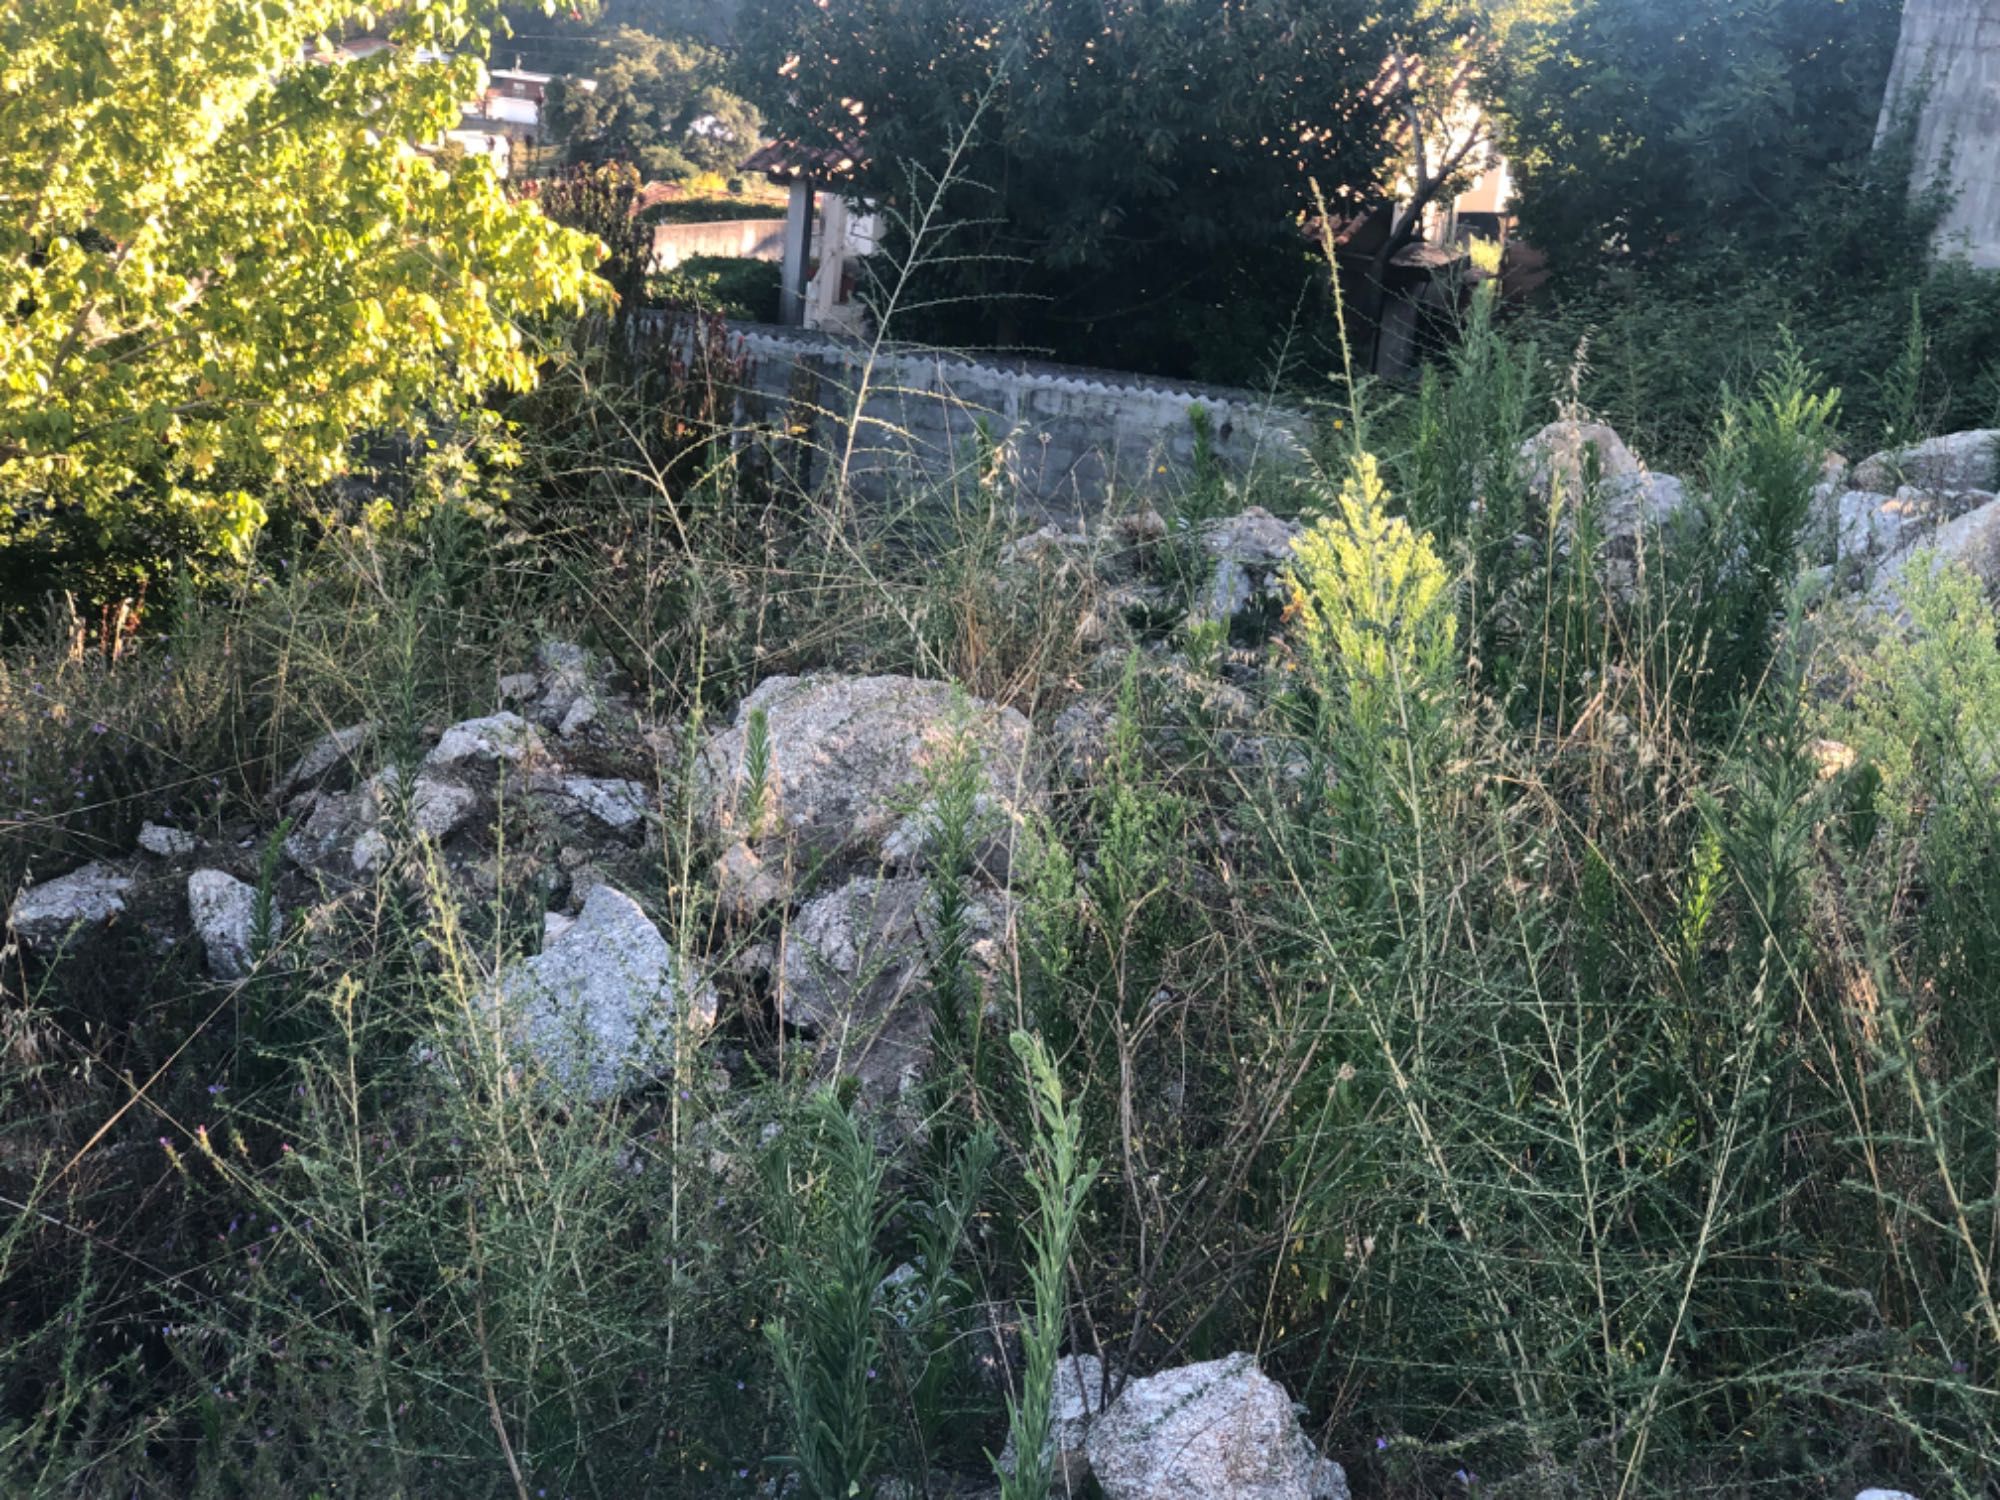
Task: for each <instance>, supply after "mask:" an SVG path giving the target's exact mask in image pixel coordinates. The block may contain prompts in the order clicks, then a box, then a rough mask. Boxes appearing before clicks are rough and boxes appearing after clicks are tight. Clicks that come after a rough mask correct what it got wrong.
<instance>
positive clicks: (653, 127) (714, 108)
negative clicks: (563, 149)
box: [550, 26, 758, 179]
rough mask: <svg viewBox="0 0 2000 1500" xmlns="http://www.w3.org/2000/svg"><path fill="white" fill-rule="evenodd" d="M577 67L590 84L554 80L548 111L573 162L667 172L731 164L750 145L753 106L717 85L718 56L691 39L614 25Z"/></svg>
mask: <svg viewBox="0 0 2000 1500" xmlns="http://www.w3.org/2000/svg"><path fill="white" fill-rule="evenodd" d="M583 70H584V71H585V72H587V73H588V74H589V75H590V76H591V78H592V79H593V80H594V85H595V86H594V87H591V88H585V87H583V86H582V85H581V84H580V83H578V82H575V81H573V80H570V79H560V80H558V81H557V82H556V84H555V85H554V86H553V87H552V90H551V94H550V118H551V119H552V120H553V122H554V124H555V126H556V128H557V130H558V131H560V132H561V133H562V135H563V136H564V137H565V138H566V139H567V140H568V142H569V146H570V152H571V155H572V156H573V157H574V158H576V159H577V160H579V161H585V162H609V161H627V162H631V163H632V164H634V165H635V166H637V167H638V168H639V169H640V170H641V171H643V172H644V173H645V174H646V176H648V177H654V178H668V179H671V178H676V177H688V176H692V175H693V174H694V173H695V172H697V171H709V172H727V171H731V170H733V169H734V168H735V167H736V165H737V164H738V163H739V162H741V161H742V159H743V158H744V157H746V156H748V155H749V154H750V153H751V152H752V151H754V150H755V149H756V143H757V129H758V119H757V112H756V111H755V110H754V109H752V108H751V107H750V106H749V105H748V104H746V103H745V102H744V101H743V100H741V99H739V98H737V97H736V96H734V95H733V94H730V93H728V92H727V91H726V90H723V89H721V88H720V87H718V86H717V85H716V83H715V82H714V80H715V79H716V78H717V77H718V76H720V74H721V71H722V63H721V59H720V57H719V56H718V55H717V54H716V53H714V52H713V51H711V50H710V49H708V48H706V47H703V46H701V45H699V44H698V43H695V42H690V41H685V40H678V39H674V38H669V37H662V36H655V35H653V34H652V33H650V32H645V31H639V30H636V29H634V28H633V27H630V26H620V27H617V28H615V29H614V30H612V31H610V32H609V33H607V34H605V35H604V36H602V37H600V38H598V40H597V44H596V48H595V54H594V57H593V58H591V59H590V60H588V61H587V62H586V63H585V64H584V65H583Z"/></svg>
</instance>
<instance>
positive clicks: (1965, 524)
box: [1868, 499, 2000, 614]
mask: <svg viewBox="0 0 2000 1500" xmlns="http://www.w3.org/2000/svg"><path fill="white" fill-rule="evenodd" d="M1920 559H1921V560H1922V565H1923V566H1927V567H1929V568H1930V569H1931V570H1932V571H1936V570H1937V569H1939V568H1943V567H1946V566H1952V565H1956V566H1958V567H1962V568H1965V569H1967V570H1968V571H1969V572H1970V573H1971V574H1972V575H1973V576H1974V577H1975V578H1977V579H1978V580H1979V581H1980V582H1981V583H1982V584H1984V585H1985V587H1986V588H1987V590H1988V591H1989V592H1992V591H1994V590H1995V589H1996V588H2000V499H1996V500H1989V501H1987V502H1986V503H1985V504H1984V505H1982V506H1980V507H1979V508H1978V509H1977V510H1973V511H1968V512H1967V513H1966V514H1964V515H1962V516H1959V517H1958V518H1957V519H1956V520H1953V521H1949V522H1947V523H1946V524H1945V525H1943V526H1940V527H1938V528H1937V529H1936V530H1935V531H1932V532H1930V533H1929V534H1928V535H1926V536H1924V537H1923V539H1922V540H1921V541H1920V542H1918V543H1917V544H1915V545H1913V546H1909V547H1906V548H1904V550H1902V551H1901V552H1899V553H1897V554H1896V555H1895V556H1894V557H1891V558H1889V559H1888V560H1887V561H1886V562H1884V563H1882V564H1881V566H1879V567H1878V568H1877V569H1876V570H1875V578H1874V582H1873V584H1872V585H1871V586H1870V588H1869V592H1868V598H1869V602H1870V603H1872V604H1874V605H1876V606H1877V607H1879V608H1881V609H1883V610H1886V611H1888V612H1890V613H1892V614H1901V613H1902V612H1903V584H1904V580H1905V578H1906V577H1907V575H1908V574H1909V572H1910V570H1911V569H1912V568H1914V567H1917V566H1919V560H1920Z"/></svg>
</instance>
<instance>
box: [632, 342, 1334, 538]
mask: <svg viewBox="0 0 2000 1500" xmlns="http://www.w3.org/2000/svg"><path fill="white" fill-rule="evenodd" d="M674 326H675V325H674V323H673V321H672V320H671V318H670V317H669V316H668V315H664V314H648V315H642V317H641V321H640V324H639V334H640V337H642V338H646V339H660V338H664V337H668V336H670V330H671V329H672V328H673V327H674ZM728 327H729V335H730V338H731V340H732V343H734V344H735V345H736V346H737V347H738V348H739V349H740V350H741V351H742V353H743V354H744V355H745V356H747V359H748V370H747V374H746V376H745V378H744V387H745V388H744V390H743V392H742V393H741V396H740V399H739V401H738V404H737V405H738V409H737V416H738V418H739V420H740V421H742V422H743V423H745V424H746V425H749V424H757V425H764V426H774V425H780V424H782V425H783V426H784V427H785V428H786V429H788V430H790V431H791V432H792V433H793V434H794V435H795V437H796V442H795V443H794V444H793V449H794V453H793V457H792V459H791V462H793V463H794V464H795V465H796V466H797V468H798V469H799V470H801V471H803V472H802V473H801V477H802V478H804V479H806V480H807V481H808V482H815V483H816V482H818V481H819V480H822V479H824V478H825V477H826V476H827V474H828V473H829V472H830V470H831V469H832V468H834V467H836V466H839V465H841V464H843V463H845V465H846V468H847V472H848V477H849V479H850V482H852V483H854V484H857V485H858V486H860V487H861V488H862V489H863V490H864V491H872V492H883V491H886V490H888V489H889V488H891V487H893V485H894V483H895V482H896V481H898V480H916V481H920V482H927V483H932V484H937V483H945V484H950V483H960V484H964V485H967V486H968V487H970V486H973V485H975V484H976V483H977V472H976V470H977V466H978V463H979V459H980V454H981V452H982V449H990V450H993V451H997V456H998V459H999V461H1000V462H1001V463H1002V464H1003V465H1004V467H1005V470H1006V472H1007V474H1008V476H1009V478H1010V479H1011V481H1012V485H1011V488H1012V489H1013V491H1014V494H1015V496H1016V498H1017V500H1018V501H1020V502H1021V503H1023V504H1024V506H1026V507H1027V508H1029V509H1033V510H1038V511H1041V512H1044V513H1047V514H1051V515H1076V514H1080V513H1082V512H1083V511H1085V510H1087V509H1092V508H1095V507H1097V506H1100V505H1102V504H1103V503H1104V502H1105V500H1106V499H1107V498H1108V497H1109V496H1111V495H1112V494H1113V493H1114V492H1115V491H1117V490H1120V489H1126V488H1132V487H1139V488H1150V487H1152V486H1153V485H1154V484H1155V483H1156V482H1157V481H1158V480H1160V479H1161V478H1162V477H1164V476H1166V475H1170V474H1174V473H1185V472H1187V471H1188V470H1189V469H1190V467H1191V465H1192V464H1193V461H1194V454H1195V423H1194V417H1193V410H1194V408H1195V407H1197V406H1199V407H1201V408H1202V409H1203V410H1204V411H1205V412H1206V413H1207V416H1208V420H1209V426H1210V432H1211V441H1212V444H1213V450H1214V452H1215V455H1216V457H1217V458H1218V459H1219V460H1220V462H1221V464H1222V465H1223V467H1224V468H1225V469H1227V470H1229V471H1232V472H1235V473H1238V474H1242V473H1245V472H1247V471H1249V470H1250V469H1251V468H1253V467H1270V468H1274V469H1279V470H1285V469H1297V468H1299V467H1301V466H1302V465H1303V464H1304V462H1305V455H1306V452H1307V445H1308V443H1309V439H1310V432H1311V424H1310V422H1309V420H1308V419H1307V417H1306V416H1305V414H1304V413H1303V412H1302V411H1299V410H1297V409H1295V408H1292V407H1288V406H1283V405H1278V404H1275V403H1273V402H1271V401H1270V400H1268V399H1267V398H1265V397H1263V396H1259V395H1257V394H1256V393H1254V392H1250V391H1243V390H1235V389H1231V388H1227V387H1221V386H1204V385H1197V384H1193V383H1190V382H1185V381H1174V380H1160V379H1154V378H1152V377H1149V376H1144V375H1132V374H1125V373H1121V372H1118V371H1112V370H1093V369H1086V368H1082V367H1078V366H1073V365H1057V364H1047V363H1042V362H1039V361H1034V360H1017V359H1006V358H999V357H991V358H984V357H981V358H975V357H967V356H961V355H954V354H942V353H938V352H936V351H931V350H922V349H915V348H910V347H907V346H891V347H885V348H883V349H881V350H879V351H876V352H875V354H874V357H873V359H872V361H871V358H870V351H869V348H868V346H867V345H865V344H857V343H854V342H852V341H847V340H842V339H837V338H834V337H831V336H828V335H825V334H818V333H810V332H805V331H802V330H798V329H792V328H777V327H771V326H768V325H764V324H748V323H732V324H730V325H728ZM864 388H865V391H866V400H865V401H864V402H862V403H861V418H860V421H859V423H858V425H855V426H854V427H853V428H852V431H851V433H850V417H851V415H852V413H853V412H854V410H855V407H856V404H857V397H858V396H859V395H860V394H861V393H862V392H863V390H864ZM850 436H851V439H852V440H851V443H850Z"/></svg>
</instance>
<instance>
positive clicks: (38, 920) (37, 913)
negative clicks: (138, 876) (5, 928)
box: [7, 862, 132, 948]
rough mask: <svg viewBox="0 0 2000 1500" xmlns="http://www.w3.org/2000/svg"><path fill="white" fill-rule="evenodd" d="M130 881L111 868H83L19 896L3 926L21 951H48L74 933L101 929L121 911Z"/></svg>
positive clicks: (46, 882) (100, 864)
mask: <svg viewBox="0 0 2000 1500" xmlns="http://www.w3.org/2000/svg"><path fill="white" fill-rule="evenodd" d="M131 891H132V880H131V877H130V876H128V875H125V874H123V873H122V872H120V871H119V870H118V869H116V868H115V867H113V866H111V865H107V864H104V863H101V862H97V863H92V864H87V865H85V866H84V867H83V868H82V869H80V870H72V871H70V872H69V874H67V875H60V876H57V877H56V878H55V879H54V880H44V881H43V882H41V884H39V885H31V886H29V887H28V889H27V890H25V891H23V892H22V893H21V899H20V900H18V901H16V902H15V903H14V909H13V910H12V911H11V912H9V913H8V914H7V923H8V925H9V926H10V927H12V928H13V929H14V935H15V936H16V937H17V938H19V939H20V940H21V943H22V945H23V946H24V947H28V948H51V947H54V946H56V945H57V944H59V943H61V942H62V941H63V940H64V939H65V938H67V937H68V936H69V935H70V934H71V933H72V932H76V931H77V930H78V929H80V928H81V929H86V930H89V929H95V928H98V927H102V926H104V925H105V924H106V923H108V922H110V921H111V920H112V919H113V918H115V917H117V916H118V915H120V914H121V913H122V912H123V911H124V910H125V898H126V897H127V896H129V895H130V894H131Z"/></svg>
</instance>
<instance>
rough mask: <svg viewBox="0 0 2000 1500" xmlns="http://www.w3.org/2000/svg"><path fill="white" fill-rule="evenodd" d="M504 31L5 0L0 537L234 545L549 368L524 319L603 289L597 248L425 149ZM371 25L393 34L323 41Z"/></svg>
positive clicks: (473, 415) (334, 7) (349, 1)
mask: <svg viewBox="0 0 2000 1500" xmlns="http://www.w3.org/2000/svg"><path fill="white" fill-rule="evenodd" d="M493 24H495V10H494V6H493V5H492V3H491V0H423V3H417V4H409V5H404V6H401V7H398V8H396V9H395V10H394V12H393V13H392V14H390V15H388V16H386V17H382V18H378V16H377V14H376V13H375V12H374V11H373V10H372V9H371V8H370V7H369V6H367V5H364V4H361V3H357V0H148V3H146V4H143V5H135V4H131V3H130V0H0V551H4V550H5V549H24V548H30V547H33V546H35V545H37V544H38V543H39V544H41V545H42V546H44V547H47V546H48V545H49V543H50V540H51V537H52V536H67V537H69V538H70V539H72V542H75V541H76V540H77V539H83V538H88V539H90V540H89V541H88V542H85V543H83V545H85V546H86V547H87V546H90V545H99V546H103V547H108V548H122V549H123V550H125V551H127V552H128V553H131V552H133V551H134V550H135V548H134V543H133V541H132V539H133V538H135V537H153V538H166V537H172V538H177V539H178V540H179V542H180V544H181V545H184V546H186V547H188V548H190V549H192V550H193V551H195V552H197V553H200V552H204V551H205V552H208V553H209V554H211V555H213V554H216V553H227V552H230V551H240V550H241V549H242V548H243V547H244V545H245V544H246V543H247V542H248V541H249V540H250V538H251V537H253V536H254V535H255V533H256V532H257V530H258V528H259V527H260V526H261V525H262V524H263V523H264V521H265V519H266V514H265V498H266V497H267V496H268V495H270V494H271V493H273V492H275V490H276V489H277V488H279V487H280V486H283V485H286V484H288V483H315V482H320V481H324V480H327V479H330V478H332V477H334V476H335V475H337V474H338V473H340V472H341V471H342V470H343V468H344V467H345V466H346V464H347V462H348V455H349V452H350V448H351V443H352V439H353V438H354V436H355V435H356V434H358V433H362V432H366V431H374V430H384V429H389V430H394V429H402V430H405V431H412V432H413V431H416V430H417V429H419V428H420V427H421V426H422V425H423V424H424V423H425V422H426V421H427V420H429V419H430V418H431V417H432V416H433V415H436V414H438V413H445V414H449V415H452V416H454V417H457V418H460V419H462V420H470V421H480V420H485V418H484V416H483V414H481V413H480V412H479V411H478V410H477V407H478V403H479V401H480V398H481V397H482V396H484V395H485V394H486V393H487V392H489V391H491V390H492V389H494V388H496V387H512V388H520V387H524V386H526V385H528V384H529V383H531V382H532V381H533V379H534V374H535V369H534V362H533V360H532V358H531V357H530V354H529V352H528V350H527V348H526V346H525V342H524V339H523V337H522V333H521V329H520V320H521V319H523V318H526V317H528V316H531V315H535V314H540V313H544V312H547V311H550V310H553V309H558V308H563V307H581V306H582V305H583V304H584V303H586V302H587V301H589V300H591V299H594V298H597V297H600V296H602V295H603V290H602V285H603V284H602V283H601V282H598V281H597V280H596V279H595V278H594V277H593V275H592V274H591V269H592V266H593V265H594V264H595V260H596V247H595V246H594V244H593V243H592V241H591V240H590V239H589V238H588V237H586V236H583V235H579V234H577V233H575V232H573V231H570V230H566V229H562V228H560V227H558V226H556V225H555V224H553V223H551V222H549V221H548V220H547V219H545V218H544V217H543V216H542V215H541V214H540V213H539V212H538V211H537V210H536V209H535V208H534V207H533V206H532V205H530V204H526V203H516V202H512V201H510V200H509V198H508V196H507V194H506V192H505V190H504V188H503V186H502V184H501V183H500V182H499V181H498V180H497V178H496V177H495V175H494V173H493V172H492V170H491V169H490V168H489V167H488V166H487V165H486V164H485V163H484V162H483V161H482V160H476V159H459V160H456V161H452V160H449V159H447V158H444V157H440V156H438V155H436V154H434V153H432V152H430V151H428V150H427V149H425V148H426V147H427V146H429V145H431V144H433V143H436V142H439V141H441V140H443V139H444V137H445V132H446V131H447V130H449V129H450V128H451V127H453V126H454V125H456V124H457V123H458V119H459V114H460V108H461V105H462V103H463V101H465V100H468V99H471V98H473V97H475V96H476V94H477V93H478V90H479V87H480V64H479V62H478V60H477V59H478V57H479V56H480V55H483V54H484V52H485V51H486V46H487V43H488V41H489V40H490V32H489V28H490V27H491V26H492V25H493ZM371 28H373V29H374V32H373V34H374V35H376V36H378V37H381V38H385V39H386V40H387V41H388V42H389V43H390V45H388V46H386V47H382V48H380V49H377V50H374V51H373V52H371V53H366V55H361V54H363V53H364V50H365V49H359V48H354V49H349V50H348V51H346V52H340V51H338V50H336V49H334V48H333V47H332V45H331V44H330V42H329V40H328V38H329V37H330V36H331V37H340V36H343V35H359V34H363V33H366V32H368V31H369V30H370V29H371ZM454 52H456V53H458V54H460V55H456V56H454V55H453V54H454ZM453 155H456V153H453ZM0 560H4V559H0Z"/></svg>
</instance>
